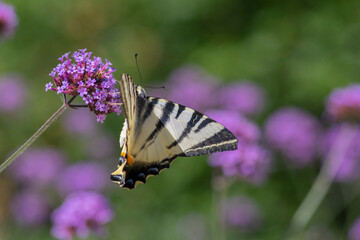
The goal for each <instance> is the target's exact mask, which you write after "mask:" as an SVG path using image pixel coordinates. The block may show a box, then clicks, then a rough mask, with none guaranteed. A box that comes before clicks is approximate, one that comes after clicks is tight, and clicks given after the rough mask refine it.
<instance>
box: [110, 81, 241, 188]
mask: <svg viewBox="0 0 360 240" xmlns="http://www.w3.org/2000/svg"><path fill="white" fill-rule="evenodd" d="M120 90H121V94H122V96H123V102H124V110H125V117H126V121H127V124H128V127H126V126H124V127H123V130H122V133H121V136H122V138H124V137H125V141H123V140H122V141H120V142H121V143H123V145H124V146H123V150H122V153H121V155H122V156H124V157H125V158H126V165H125V166H124V167H123V168H122V167H121V166H120V165H119V169H120V170H119V169H118V170H117V171H115V172H114V173H113V174H112V177H113V175H116V174H120V173H122V171H123V172H125V176H126V177H125V181H124V185H123V186H124V187H127V188H133V187H135V184H136V182H137V181H140V182H145V181H146V179H147V177H148V176H149V175H157V174H158V173H159V172H160V171H161V170H163V169H166V168H168V167H169V166H170V163H171V162H172V161H173V160H174V159H175V158H176V157H177V156H187V157H190V156H199V155H205V154H210V153H213V152H219V151H228V150H235V149H236V148H237V139H236V138H235V137H234V135H233V134H232V133H231V132H230V131H229V130H227V129H226V128H225V127H224V126H222V125H221V124H219V123H217V122H216V121H214V120H212V119H210V118H209V117H207V116H205V115H204V114H202V113H199V112H197V111H195V110H193V109H191V108H188V107H185V106H183V105H180V104H177V103H174V102H171V101H168V100H165V99H160V98H155V97H148V96H147V95H146V93H145V91H144V90H143V88H142V87H140V86H135V85H134V83H133V81H132V79H131V77H130V76H129V75H127V74H123V76H122V81H121V82H120ZM120 145H121V144H120ZM112 179H113V178H112Z"/></svg>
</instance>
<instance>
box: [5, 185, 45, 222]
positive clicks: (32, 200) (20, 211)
mask: <svg viewBox="0 0 360 240" xmlns="http://www.w3.org/2000/svg"><path fill="white" fill-rule="evenodd" d="M10 209H11V213H12V216H13V218H14V219H15V221H16V222H18V223H19V224H20V225H23V226H28V227H36V226H39V225H41V224H44V223H45V222H46V221H47V220H48V218H49V213H50V205H49V203H48V201H47V200H46V198H45V197H44V196H43V195H42V194H39V193H38V192H35V191H28V190H27V191H21V192H19V193H17V194H16V195H15V196H14V198H13V199H12V200H11V205H10Z"/></svg>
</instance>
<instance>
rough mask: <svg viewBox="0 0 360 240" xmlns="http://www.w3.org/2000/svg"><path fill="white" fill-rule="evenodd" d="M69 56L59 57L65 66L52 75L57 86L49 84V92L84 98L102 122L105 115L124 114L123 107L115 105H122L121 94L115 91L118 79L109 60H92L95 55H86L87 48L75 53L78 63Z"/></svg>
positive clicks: (55, 69)
mask: <svg viewBox="0 0 360 240" xmlns="http://www.w3.org/2000/svg"><path fill="white" fill-rule="evenodd" d="M69 54H70V52H69V53H66V54H64V55H63V56H62V57H60V58H59V60H60V61H61V63H60V64H58V65H57V66H56V67H55V68H54V69H53V71H52V72H51V73H50V74H49V75H50V76H52V77H53V80H54V83H55V86H54V87H53V84H52V83H51V82H50V83H48V84H46V89H45V90H46V91H48V90H53V91H56V92H57V93H58V94H60V93H63V94H67V95H70V96H80V97H82V98H83V100H84V101H85V103H86V104H87V105H88V106H89V109H90V110H91V111H93V112H94V113H95V114H96V116H97V121H98V122H103V121H104V120H105V118H106V115H105V114H109V113H112V112H116V113H117V114H120V112H121V109H120V106H119V105H115V104H114V103H119V102H120V94H119V93H118V90H117V89H116V88H115V85H116V80H115V79H114V77H113V74H112V73H113V72H114V71H115V69H114V68H112V67H110V66H111V65H112V64H111V63H110V62H109V61H107V60H106V63H103V62H102V59H101V58H100V57H91V54H92V53H91V52H86V49H80V50H79V51H75V52H74V53H73V54H72V57H73V58H74V60H75V62H73V61H72V59H71V58H70V57H69Z"/></svg>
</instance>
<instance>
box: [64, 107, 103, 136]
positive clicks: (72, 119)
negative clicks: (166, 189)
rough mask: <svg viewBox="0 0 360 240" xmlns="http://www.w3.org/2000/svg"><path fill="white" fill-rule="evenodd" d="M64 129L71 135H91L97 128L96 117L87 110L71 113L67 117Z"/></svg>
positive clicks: (77, 110)
mask: <svg viewBox="0 0 360 240" xmlns="http://www.w3.org/2000/svg"><path fill="white" fill-rule="evenodd" d="M64 127H65V129H66V130H67V131H68V132H69V133H76V134H83V135H89V134H91V133H93V131H94V130H95V128H96V124H95V122H94V115H93V114H91V113H90V112H89V111H88V110H85V109H76V111H69V112H68V113H67V115H66V116H65V122H64Z"/></svg>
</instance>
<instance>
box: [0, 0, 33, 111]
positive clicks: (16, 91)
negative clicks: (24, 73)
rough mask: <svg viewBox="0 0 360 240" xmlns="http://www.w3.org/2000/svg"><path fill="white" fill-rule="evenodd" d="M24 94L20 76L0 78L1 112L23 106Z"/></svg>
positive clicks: (25, 93)
mask: <svg viewBox="0 0 360 240" xmlns="http://www.w3.org/2000/svg"><path fill="white" fill-rule="evenodd" d="M0 5H1V2H0ZM26 96H27V91H26V88H25V86H24V83H23V80H21V78H20V77H18V76H7V77H3V78H1V79H0V111H1V112H4V113H7V112H16V111H18V110H20V109H21V108H22V107H23V106H24V103H25V99H26Z"/></svg>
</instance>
